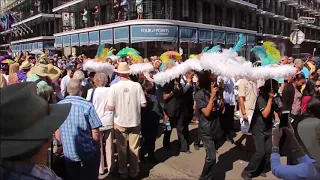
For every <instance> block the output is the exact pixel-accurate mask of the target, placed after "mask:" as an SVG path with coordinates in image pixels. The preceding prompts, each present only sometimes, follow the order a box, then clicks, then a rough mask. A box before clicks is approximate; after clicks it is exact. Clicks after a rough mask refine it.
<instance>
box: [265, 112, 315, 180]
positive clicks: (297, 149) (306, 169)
mask: <svg viewBox="0 0 320 180" xmlns="http://www.w3.org/2000/svg"><path fill="white" fill-rule="evenodd" d="M283 133H285V134H286V136H287V137H288V138H289V141H290V147H291V150H292V153H293V156H294V158H296V159H297V160H298V164H297V165H282V164H281V162H280V154H279V142H280V139H281V137H282V135H283ZM298 134H299V137H300V138H301V140H302V143H303V145H304V146H305V149H306V150H307V151H308V153H309V154H310V155H311V156H312V158H313V159H311V158H310V157H309V155H307V154H306V152H305V150H304V148H302V147H301V146H300V143H299V141H298V140H297V138H296V136H295V133H294V130H293V128H292V126H291V124H290V122H289V123H288V127H283V128H279V127H277V128H275V129H274V130H273V138H272V154H271V168H272V173H273V175H275V176H276V177H277V178H280V179H284V180H286V179H288V180H290V179H295V180H300V179H319V177H320V164H319V160H320V159H319V152H320V119H318V118H314V117H311V118H307V119H305V120H303V121H302V122H300V123H299V124H298Z"/></svg>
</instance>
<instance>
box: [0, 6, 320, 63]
mask: <svg viewBox="0 0 320 180" xmlns="http://www.w3.org/2000/svg"><path fill="white" fill-rule="evenodd" d="M20 1H23V0H20ZM38 1H40V2H41V10H40V11H41V12H38V6H35V2H36V1H35V0H25V1H24V2H23V3H18V4H17V5H16V6H12V7H11V6H10V7H8V8H7V9H9V11H10V12H12V13H15V16H17V17H18V19H17V20H19V19H20V20H21V21H17V22H16V23H15V24H14V25H12V27H13V28H12V29H11V30H10V31H8V32H7V34H5V33H4V34H3V33H2V34H1V35H2V36H10V37H8V39H9V40H10V43H9V44H10V46H11V49H12V50H13V51H14V52H21V51H27V50H30V49H34V48H51V49H55V50H56V51H61V52H63V53H64V54H66V55H68V54H88V55H89V56H91V57H93V56H94V52H96V49H97V47H98V45H100V44H106V46H109V47H114V48H116V49H120V48H122V47H125V46H131V47H134V48H136V49H138V50H139V51H140V52H141V54H142V55H143V56H144V57H149V56H151V55H159V53H161V52H163V51H165V50H177V51H178V50H179V49H182V50H183V52H184V54H185V55H188V54H193V53H199V52H201V50H202V48H203V47H205V46H213V45H216V44H220V45H222V46H223V47H227V48H228V47H232V46H233V45H234V44H235V43H236V42H237V39H238V35H239V34H240V33H242V34H244V35H246V37H247V44H246V46H245V47H244V48H243V50H242V51H241V52H240V53H241V55H243V56H245V57H247V58H248V59H253V56H252V54H251V53H250V49H251V47H252V46H254V45H255V44H256V43H257V42H258V41H259V40H264V41H266V40H272V41H274V42H275V43H276V44H277V46H278V48H279V49H280V51H281V53H282V54H288V55H291V54H292V46H293V45H292V43H291V42H290V40H289V36H290V34H291V33H292V24H293V23H299V21H298V20H299V18H298V16H297V14H298V12H299V14H300V16H304V17H312V18H315V22H314V23H313V24H307V23H300V24H299V29H300V30H301V31H303V32H304V33H305V37H306V40H305V41H304V42H303V44H302V48H301V49H300V52H308V53H312V51H313V49H314V48H318V47H319V43H320V37H318V34H319V33H320V31H319V30H320V13H319V9H320V3H319V2H318V1H316V0H300V1H299V0H215V1H213V0H197V1H194V0H143V2H142V8H143V19H137V16H138V12H137V7H136V3H135V0H131V1H128V2H129V4H125V6H121V5H120V2H121V0H118V2H119V3H117V0H47V1H44V0H38ZM16 2H17V1H16ZM13 4H14V3H13ZM22 4H23V5H22ZM117 5H120V6H117ZM30 9H32V13H31V12H30ZM138 10H141V9H138ZM85 12H86V14H85ZM84 14H85V15H84ZM34 16H36V17H34ZM25 26H27V27H30V30H29V31H30V32H29V33H19V29H20V30H21V29H23V27H24V28H25V29H26V27H25ZM37 42H38V44H37V45H38V46H36V43H37ZM41 42H42V43H43V44H42V46H41ZM53 42H54V45H53ZM39 43H40V44H39Z"/></svg>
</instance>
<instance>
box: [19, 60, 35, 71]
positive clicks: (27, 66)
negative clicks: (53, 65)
mask: <svg viewBox="0 0 320 180" xmlns="http://www.w3.org/2000/svg"><path fill="white" fill-rule="evenodd" d="M32 67H33V64H31V63H30V62H29V61H28V60H26V61H23V63H22V64H21V65H20V69H22V70H25V69H31V68H32Z"/></svg>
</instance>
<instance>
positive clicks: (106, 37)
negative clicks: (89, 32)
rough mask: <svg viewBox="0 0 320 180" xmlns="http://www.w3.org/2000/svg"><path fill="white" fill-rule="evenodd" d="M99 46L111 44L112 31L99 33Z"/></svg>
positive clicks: (107, 30)
mask: <svg viewBox="0 0 320 180" xmlns="http://www.w3.org/2000/svg"><path fill="white" fill-rule="evenodd" d="M100 44H113V35H112V29H106V30H101V31H100Z"/></svg>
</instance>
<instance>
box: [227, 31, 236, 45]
mask: <svg viewBox="0 0 320 180" xmlns="http://www.w3.org/2000/svg"><path fill="white" fill-rule="evenodd" d="M237 37H238V36H237V33H230V32H228V33H227V38H226V43H227V44H235V43H237Z"/></svg>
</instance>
